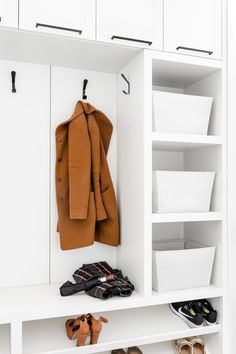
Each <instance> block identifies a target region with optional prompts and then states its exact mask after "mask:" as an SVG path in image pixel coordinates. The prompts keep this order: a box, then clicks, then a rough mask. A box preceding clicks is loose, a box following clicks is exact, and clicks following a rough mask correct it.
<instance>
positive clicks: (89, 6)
mask: <svg viewBox="0 0 236 354" xmlns="http://www.w3.org/2000/svg"><path fill="white" fill-rule="evenodd" d="M19 10H20V12H19V13H20V23H19V27H20V29H26V30H30V31H37V32H47V33H52V34H60V35H63V36H71V37H74V38H78V37H79V38H83V39H95V0H70V2H69V3H68V2H67V1H65V0H60V1H57V0H50V1H47V0H44V1H41V0H33V1H31V0H21V1H20V9H19Z"/></svg>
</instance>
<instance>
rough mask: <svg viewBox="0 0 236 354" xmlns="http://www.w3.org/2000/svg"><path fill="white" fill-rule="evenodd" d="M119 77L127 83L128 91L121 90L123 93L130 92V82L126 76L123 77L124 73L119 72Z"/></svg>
mask: <svg viewBox="0 0 236 354" xmlns="http://www.w3.org/2000/svg"><path fill="white" fill-rule="evenodd" d="M121 77H123V79H124V80H125V81H126V82H127V84H128V92H126V91H124V90H122V92H123V93H124V94H125V95H129V94H130V82H129V81H128V80H127V78H126V77H125V75H124V74H121Z"/></svg>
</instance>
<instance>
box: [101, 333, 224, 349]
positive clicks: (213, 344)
mask: <svg viewBox="0 0 236 354" xmlns="http://www.w3.org/2000/svg"><path fill="white" fill-rule="evenodd" d="M201 338H202V339H203V341H204V343H205V345H206V349H207V351H206V354H222V351H221V349H220V347H219V342H220V335H219V334H209V335H205V336H201ZM126 349H127V348H124V350H126ZM139 349H140V350H141V351H142V353H143V354H174V353H175V351H174V349H173V346H172V341H168V342H163V343H154V344H148V345H142V346H139ZM110 353H111V352H110V351H107V352H102V353H100V354H110Z"/></svg>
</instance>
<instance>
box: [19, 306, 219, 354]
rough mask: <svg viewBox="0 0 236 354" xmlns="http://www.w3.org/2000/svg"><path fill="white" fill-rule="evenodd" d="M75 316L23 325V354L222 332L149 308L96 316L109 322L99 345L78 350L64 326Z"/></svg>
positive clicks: (102, 349)
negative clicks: (185, 321)
mask: <svg viewBox="0 0 236 354" xmlns="http://www.w3.org/2000/svg"><path fill="white" fill-rule="evenodd" d="M76 315H79V314H75V316H70V317H58V318H53V319H44V320H34V321H26V322H24V323H23V354H36V353H38V354H40V353H41V354H43V353H44V354H46V353H47V354H49V353H50V354H53V353H54V354H62V353H66V354H70V353H104V352H107V351H111V350H112V349H116V348H125V347H128V346H133V345H139V346H145V345H148V344H154V343H161V342H166V341H171V340H173V339H176V338H183V337H190V336H194V335H207V334H211V333H218V332H219V331H220V329H221V325H220V324H216V325H213V326H207V327H200V328H195V329H191V328H189V327H188V326H187V325H186V324H185V323H184V322H183V321H182V320H181V319H180V318H179V317H177V316H176V315H174V314H173V313H172V312H171V310H170V308H169V305H159V306H148V307H143V308H138V309H128V310H120V311H112V312H103V313H97V314H96V317H99V316H100V315H103V316H105V317H107V318H108V320H109V323H108V324H104V325H103V330H102V332H101V335H100V338H99V343H98V344H96V345H89V344H87V345H86V346H84V347H80V348H76V347H75V341H70V340H69V339H68V338H67V336H66V332H65V327H64V323H65V321H66V319H68V318H71V317H72V318H73V317H76ZM156 345H158V344H156ZM167 353H168V352H167ZM214 354H216V353H214Z"/></svg>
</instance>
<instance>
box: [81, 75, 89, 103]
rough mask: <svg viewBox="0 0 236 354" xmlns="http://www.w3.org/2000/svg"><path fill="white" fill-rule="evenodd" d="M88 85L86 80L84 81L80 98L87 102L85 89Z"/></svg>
mask: <svg viewBox="0 0 236 354" xmlns="http://www.w3.org/2000/svg"><path fill="white" fill-rule="evenodd" d="M87 84H88V80H87V79H84V83H83V94H82V98H83V100H87V95H86V87H87Z"/></svg>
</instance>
